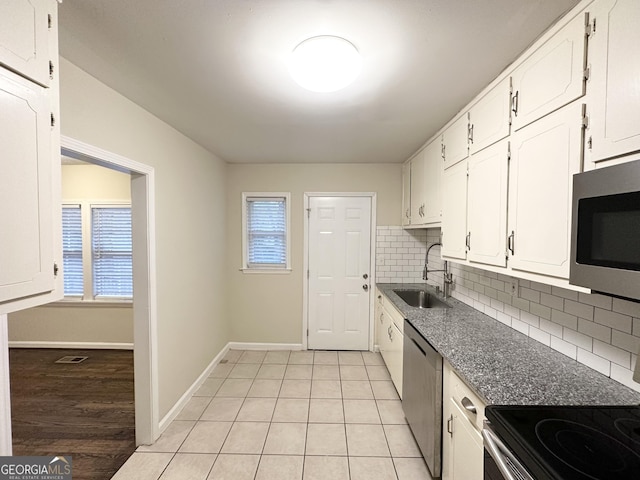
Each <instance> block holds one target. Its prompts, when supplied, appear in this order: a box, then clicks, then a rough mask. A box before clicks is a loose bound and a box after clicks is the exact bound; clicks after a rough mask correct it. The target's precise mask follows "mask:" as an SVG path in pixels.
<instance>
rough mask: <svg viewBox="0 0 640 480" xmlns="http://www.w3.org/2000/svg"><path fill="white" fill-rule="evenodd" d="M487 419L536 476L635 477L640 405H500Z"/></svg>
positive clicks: (539, 479) (543, 479)
mask: <svg viewBox="0 0 640 480" xmlns="http://www.w3.org/2000/svg"><path fill="white" fill-rule="evenodd" d="M485 414H486V417H487V419H488V420H489V422H491V426H492V428H493V430H494V431H495V433H496V434H497V435H498V436H499V437H500V438H501V439H502V441H503V442H504V444H505V445H506V446H507V447H508V448H509V449H510V450H511V451H512V452H513V453H514V454H515V455H516V457H518V459H520V461H521V462H522V464H523V466H525V467H526V468H527V470H529V472H530V473H531V475H532V476H533V477H534V478H535V479H536V480H586V479H590V480H594V479H595V480H627V479H628V480H639V479H640V406H624V407H620V406H575V407H574V406H570V407H566V406H502V405H491V406H488V407H487V409H486V412H485Z"/></svg>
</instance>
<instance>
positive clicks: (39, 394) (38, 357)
mask: <svg viewBox="0 0 640 480" xmlns="http://www.w3.org/2000/svg"><path fill="white" fill-rule="evenodd" d="M65 355H76V356H88V357H89V358H88V359H87V360H85V361H84V362H82V363H80V364H77V365H66V364H56V363H54V362H55V361H56V360H57V359H59V358H61V357H63V356H65ZM9 365H10V372H11V417H12V431H13V454H14V455H71V456H72V458H73V478H74V480H84V479H87V480H89V479H90V480H101V479H110V478H111V477H112V476H113V475H114V473H115V472H116V471H117V470H118V469H119V468H120V466H121V465H122V464H123V463H124V462H125V461H126V460H127V458H128V457H129V456H130V455H131V454H132V453H133V451H134V450H135V430H134V427H135V423H134V403H133V352H132V351H126V350H56V349H22V348H18V349H10V351H9Z"/></svg>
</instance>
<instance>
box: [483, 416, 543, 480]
mask: <svg viewBox="0 0 640 480" xmlns="http://www.w3.org/2000/svg"><path fill="white" fill-rule="evenodd" d="M482 438H483V439H484V446H485V449H486V450H487V452H489V455H491V458H493V460H494V461H495V462H496V465H497V466H498V469H499V470H500V473H502V475H503V476H504V478H505V480H535V479H534V478H533V477H532V476H531V475H529V473H528V472H527V471H526V470H525V468H524V467H523V466H522V464H521V463H520V461H519V460H518V459H517V458H516V457H515V455H514V454H513V453H511V452H510V451H509V449H508V448H507V447H506V446H505V444H504V443H502V441H501V440H500V439H499V438H498V436H497V435H496V434H495V433H493V431H492V430H491V429H490V428H488V427H487V426H486V420H485V427H484V428H483V429H482ZM514 470H515V471H514Z"/></svg>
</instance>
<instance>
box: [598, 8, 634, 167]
mask: <svg viewBox="0 0 640 480" xmlns="http://www.w3.org/2000/svg"><path fill="white" fill-rule="evenodd" d="M591 25H592V27H591V29H592V31H591V35H590V36H589V67H590V80H589V84H588V95H589V100H588V107H589V125H590V126H589V129H588V131H587V134H586V135H587V142H586V143H587V148H586V158H587V159H590V160H592V161H594V162H597V161H600V160H605V159H608V158H612V157H616V156H621V155H625V154H627V153H631V152H634V151H639V150H640V1H638V0H599V1H598V2H596V3H595V4H594V6H593V10H592V13H591Z"/></svg>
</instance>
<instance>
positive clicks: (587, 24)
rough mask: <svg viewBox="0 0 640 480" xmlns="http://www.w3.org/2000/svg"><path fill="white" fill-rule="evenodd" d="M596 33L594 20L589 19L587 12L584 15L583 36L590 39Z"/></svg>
mask: <svg viewBox="0 0 640 480" xmlns="http://www.w3.org/2000/svg"><path fill="white" fill-rule="evenodd" d="M595 33H596V19H595V18H593V19H591V18H590V17H589V12H586V13H585V14H584V34H585V35H586V36H587V37H592V36H593V35H595Z"/></svg>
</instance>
